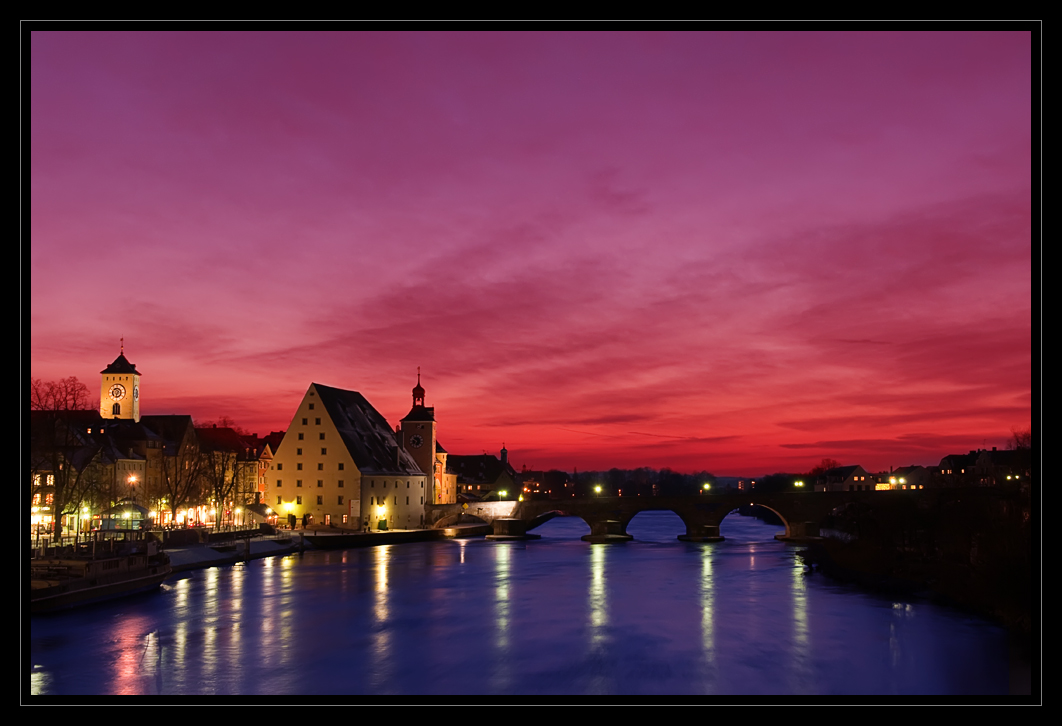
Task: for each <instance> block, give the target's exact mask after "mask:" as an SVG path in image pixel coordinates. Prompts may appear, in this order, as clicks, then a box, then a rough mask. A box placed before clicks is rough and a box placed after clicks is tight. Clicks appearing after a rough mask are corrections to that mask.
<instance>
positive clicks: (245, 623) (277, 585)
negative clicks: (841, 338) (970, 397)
mask: <svg viewBox="0 0 1062 726" xmlns="http://www.w3.org/2000/svg"><path fill="white" fill-rule="evenodd" d="M684 531H685V528H684V527H683V525H682V524H681V521H680V520H679V519H678V517H677V516H675V515H673V514H671V513H669V512H645V513H642V514H640V515H638V516H637V517H636V518H635V519H634V520H633V521H632V522H631V524H630V526H629V527H628V532H629V533H630V534H632V535H634V537H635V540H634V541H632V542H628V543H623V544H608V545H589V544H587V543H585V542H582V541H581V540H580V539H579V537H580V536H581V535H583V534H586V533H588V532H589V528H588V527H587V526H586V525H585V524H584V523H583V522H582V521H581V520H577V519H574V518H563V519H562V518H558V519H554V520H552V521H551V522H548V523H547V524H545V525H543V526H542V527H540V528H539V529H538V530H536V532H538V533H540V534H542V539H540V540H531V541H526V542H509V543H499V542H488V541H485V540H483V539H482V538H478V539H463V540H451V541H445V542H431V543H419V544H403V545H387V546H380V547H374V548H366V549H355V550H346V551H332V552H323V551H311V552H306V553H304V554H301V555H288V556H284V557H273V558H267V559H262V560H256V561H252V562H248V563H245V564H241V565H236V566H226V567H219V568H211V569H206V570H198V571H194V572H189V573H184V574H182V575H180V576H177V577H175V578H174V579H171V580H170V581H168V582H166V583H165V584H164V585H163V586H162V589H161V591H160V592H158V593H153V594H149V595H143V596H138V597H135V598H130V599H126V600H120V601H115V602H111V603H109V604H107V603H105V604H101V605H97V606H94V607H91V608H87V609H82V610H77V611H70V612H66V613H60V614H55V615H48V616H37V617H34V618H32V620H31V621H30V626H31V627H30V631H31V632H30V675H29V681H30V683H29V690H30V693H31V695H45V696H47V695H117V694H145V695H162V696H208V695H232V694H238V695H270V696H272V695H278V696H279V695H284V696H294V697H305V696H315V695H335V694H339V695H367V696H376V697H381V698H383V699H384V700H391V699H394V701H395V702H399V703H401V702H404V701H403V700H401V699H404V698H405V697H406V696H417V695H419V696H424V695H427V696H454V695H457V696H469V695H480V694H483V695H505V696H529V697H534V696H537V697H539V698H538V699H537V700H531V701H529V702H539V701H540V700H541V696H551V695H557V696H561V695H576V696H606V697H608V696H612V697H619V696H629V695H633V696H641V697H649V698H667V697H670V696H682V697H689V696H695V695H699V696H711V695H727V696H735V695H737V696H748V697H751V698H755V697H759V696H777V695H794V696H795V695H800V696H803V695H813V696H819V697H822V696H835V695H871V696H882V697H890V698H895V697H904V696H915V695H934V696H941V695H943V696H959V697H972V696H981V695H1006V694H1007V693H1008V687H1009V684H1008V674H1009V657H1008V639H1007V634H1006V632H1005V631H1004V630H1002V629H1001V628H999V627H996V626H995V625H993V624H991V623H988V622H986V621H983V620H980V619H978V618H976V617H972V616H969V615H966V614H963V613H961V612H958V611H954V610H951V609H949V608H946V607H943V606H939V605H936V604H934V603H930V602H927V601H922V600H917V599H893V598H889V597H884V596H880V595H876V594H871V593H866V592H863V591H860V590H859V589H856V588H855V587H853V586H848V585H844V584H840V583H836V582H833V581H831V580H829V579H826V578H824V577H823V576H822V575H821V574H818V573H815V574H811V575H807V574H805V567H804V566H803V564H802V562H801V561H800V559H799V557H797V551H798V549H799V548H798V547H795V546H792V545H786V544H783V543H780V542H778V541H776V540H775V539H774V535H775V534H777V533H779V532H781V531H783V530H782V529H780V528H778V527H775V526H772V525H768V524H765V523H763V522H761V521H760V520H758V519H754V518H751V517H742V516H739V515H738V514H736V513H734V514H732V515H730V516H728V517H727V518H726V519H725V520H724V522H723V526H722V530H721V532H722V534H723V535H724V536H725V537H726V538H727V540H726V541H725V542H719V543H712V544H695V543H685V542H680V541H678V540H677V539H676V535H678V534H680V533H682V532H684ZM706 702H710V701H706ZM752 702H755V701H752Z"/></svg>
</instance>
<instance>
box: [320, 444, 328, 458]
mask: <svg viewBox="0 0 1062 726" xmlns="http://www.w3.org/2000/svg"><path fill="white" fill-rule="evenodd" d="M326 454H328V449H326V448H324V447H323V446H322V447H321V456H325V455H326Z"/></svg>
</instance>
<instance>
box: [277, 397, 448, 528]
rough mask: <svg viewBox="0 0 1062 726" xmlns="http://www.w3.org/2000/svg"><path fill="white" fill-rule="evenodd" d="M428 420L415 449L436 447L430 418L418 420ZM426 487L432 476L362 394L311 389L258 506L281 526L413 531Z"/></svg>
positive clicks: (427, 498) (426, 499)
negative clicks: (286, 522) (269, 511)
mask: <svg viewBox="0 0 1062 726" xmlns="http://www.w3.org/2000/svg"><path fill="white" fill-rule="evenodd" d="M407 418H408V417H407ZM429 422H430V423H431V424H432V425H431V429H430V439H429V438H428V435H427V434H420V436H421V438H420V440H419V446H414V447H413V448H414V449H425V450H428V449H429V448H430V449H434V420H433V419H427V420H425V421H422V423H429ZM418 432H419V429H418ZM407 433H410V438H411V437H412V435H413V434H412V433H411V432H407ZM432 453H433V456H434V452H432ZM429 472H430V468H429ZM430 485H431V479H430V474H429V473H426V472H425V471H424V470H423V469H421V467H420V466H419V465H418V463H417V461H416V460H415V459H414V457H413V456H411V455H410V454H409V453H408V452H407V451H406V449H404V448H403V447H402V446H401V445H400V444H399V442H398V441H397V440H396V438H395V432H394V431H392V430H391V427H390V425H389V424H388V423H387V421H386V420H385V419H384V417H383V416H382V415H380V413H379V412H378V411H377V410H376V409H375V408H373V407H372V405H371V404H370V403H369V402H368V401H367V400H366V399H365V397H364V396H362V395H361V394H360V393H358V392H357V391H348V390H345V389H342V388H334V387H332V386H325V385H322V384H320V383H311V384H310V387H309V388H308V389H307V391H306V394H305V395H304V396H303V399H302V402H301V403H300V404H299V406H298V408H297V409H296V411H295V414H294V416H293V417H292V419H291V424H290V425H289V426H288V429H287V431H286V433H285V434H284V439H283V441H282V442H281V443H280V446H279V447H278V448H277V451H276V453H275V454H274V455H273V462H272V467H271V469H270V473H269V481H267V485H266V489H267V495H266V497H265V499H264V503H265V504H268V505H269V506H270V507H272V508H273V509H275V510H276V511H277V512H279V514H280V519H281V522H284V520H285V519H286V518H289V517H294V519H295V520H296V521H297V522H299V523H300V524H303V523H305V524H306V525H325V526H328V525H335V526H341V527H347V528H351V529H363V528H373V529H376V528H380V527H381V522H382V526H383V527H386V528H389V529H394V528H399V529H407V528H417V527H421V526H423V524H424V505H425V503H426V502H430V501H431V486H430Z"/></svg>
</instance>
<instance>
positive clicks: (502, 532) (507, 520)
mask: <svg viewBox="0 0 1062 726" xmlns="http://www.w3.org/2000/svg"><path fill="white" fill-rule="evenodd" d="M528 524H530V523H529V522H528V521H527V520H524V519H516V518H515V517H499V518H497V519H495V520H494V521H493V522H491V526H492V527H493V528H494V531H493V533H492V534H488V535H487V536H486V537H485V538H484V539H489V540H494V541H507V540H522V539H542V535H540V534H528V533H527V525H528Z"/></svg>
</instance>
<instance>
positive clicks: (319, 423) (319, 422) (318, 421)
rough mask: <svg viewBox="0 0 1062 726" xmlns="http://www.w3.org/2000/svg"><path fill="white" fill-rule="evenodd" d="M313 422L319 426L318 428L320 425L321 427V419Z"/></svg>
mask: <svg viewBox="0 0 1062 726" xmlns="http://www.w3.org/2000/svg"><path fill="white" fill-rule="evenodd" d="M313 422H314V423H315V424H317V425H318V426H320V425H321V419H319V418H315V419H314V420H313Z"/></svg>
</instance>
